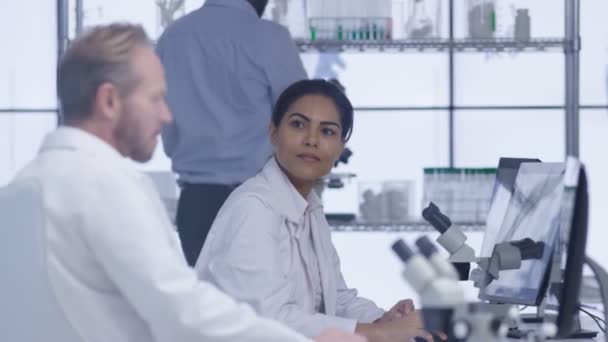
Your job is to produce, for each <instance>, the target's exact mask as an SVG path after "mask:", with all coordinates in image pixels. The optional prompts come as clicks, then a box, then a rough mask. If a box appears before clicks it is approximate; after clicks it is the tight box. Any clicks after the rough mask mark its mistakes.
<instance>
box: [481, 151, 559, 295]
mask: <svg viewBox="0 0 608 342" xmlns="http://www.w3.org/2000/svg"><path fill="white" fill-rule="evenodd" d="M564 171H565V164H564V163H522V164H521V166H520V168H519V171H518V173H517V177H516V178H515V184H514V187H513V193H512V195H511V196H509V197H508V201H507V202H506V203H502V202H501V203H495V202H496V198H495V200H494V201H493V203H492V206H494V205H502V206H505V208H506V209H505V213H504V218H503V219H502V222H500V229H499V230H498V231H497V232H495V233H494V234H495V236H494V237H493V239H495V241H496V242H495V243H501V242H509V241H517V240H521V239H524V238H530V239H532V240H534V241H535V242H539V241H542V242H544V243H545V248H544V251H543V255H542V257H541V258H540V259H533V260H524V261H522V263H521V267H520V268H519V269H517V270H503V271H500V273H499V278H498V279H495V280H493V281H491V282H489V283H488V284H486V285H485V286H484V287H483V288H482V289H481V291H480V297H481V298H482V299H487V300H491V301H496V302H502V303H514V304H526V305H536V304H538V303H539V299H540V298H542V296H544V293H545V286H546V284H545V281H546V275H547V270H548V269H549V265H550V263H551V259H552V254H553V248H554V246H555V243H556V238H557V234H558V232H559V223H560V211H561V210H560V209H561V204H562V202H561V201H562V194H563V189H564V187H563V179H564Z"/></svg>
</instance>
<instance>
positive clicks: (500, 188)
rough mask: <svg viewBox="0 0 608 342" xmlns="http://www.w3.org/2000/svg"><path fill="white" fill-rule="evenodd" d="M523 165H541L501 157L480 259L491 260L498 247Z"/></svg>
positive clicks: (533, 161)
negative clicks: (498, 238)
mask: <svg viewBox="0 0 608 342" xmlns="http://www.w3.org/2000/svg"><path fill="white" fill-rule="evenodd" d="M522 163H540V159H533V158H506V157H501V158H500V160H499V161H498V168H497V169H496V180H495V182H494V188H493V191H492V205H491V206H490V211H489V212H488V216H487V218H486V230H485V234H484V237H483V242H482V245H481V251H480V253H479V256H480V257H485V258H489V257H490V256H491V255H492V251H493V249H494V246H495V245H496V241H497V236H498V232H499V230H500V228H501V226H502V221H503V220H504V218H505V215H506V213H507V208H508V204H509V201H510V200H511V196H512V195H513V189H514V187H515V178H516V177H517V172H519V166H520V165H521V164H522Z"/></svg>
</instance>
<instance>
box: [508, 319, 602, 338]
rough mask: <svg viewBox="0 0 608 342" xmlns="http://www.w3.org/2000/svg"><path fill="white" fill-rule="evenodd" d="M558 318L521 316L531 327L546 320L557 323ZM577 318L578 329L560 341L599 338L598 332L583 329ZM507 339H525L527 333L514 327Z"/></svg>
mask: <svg viewBox="0 0 608 342" xmlns="http://www.w3.org/2000/svg"><path fill="white" fill-rule="evenodd" d="M556 318H557V315H547V314H545V315H544V317H542V316H539V315H538V314H524V315H521V320H522V322H523V323H526V324H531V325H533V324H541V323H543V322H544V321H545V320H547V321H550V322H555V321H556ZM576 318H577V319H576V326H577V327H576V329H575V330H574V331H573V332H572V333H571V334H569V335H568V336H565V337H560V338H559V339H560V340H563V339H590V338H596V337H597V334H598V332H597V331H594V330H586V329H582V328H581V324H580V319H579V315H578V314H577V317H576ZM507 337H509V338H516V339H521V338H525V337H526V331H523V330H520V329H519V328H518V327H514V328H511V329H510V330H509V332H508V333H507Z"/></svg>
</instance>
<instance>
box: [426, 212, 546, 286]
mask: <svg viewBox="0 0 608 342" xmlns="http://www.w3.org/2000/svg"><path fill="white" fill-rule="evenodd" d="M422 217H423V218H424V219H425V220H426V221H427V222H428V223H430V224H431V225H432V226H433V227H434V228H435V229H436V230H437V231H438V232H439V233H440V235H439V237H438V238H437V242H438V243H439V244H440V245H441V246H442V247H443V248H445V250H446V251H447V252H448V253H449V254H450V257H449V260H450V261H451V262H452V263H454V267H455V268H456V269H457V270H458V273H459V276H460V280H468V279H469V277H470V279H471V280H473V281H474V283H475V286H476V287H480V286H483V284H488V283H489V282H491V281H492V280H495V279H498V277H499V273H500V271H504V270H516V269H519V268H520V267H521V263H522V261H524V260H532V259H541V258H542V256H543V253H544V249H545V243H544V242H542V241H539V242H535V241H533V240H532V239H530V238H525V239H522V240H516V241H507V242H502V243H499V244H497V245H496V246H495V247H494V250H493V251H492V254H491V256H490V257H489V258H488V257H484V258H482V257H476V256H475V251H474V250H473V248H471V247H470V246H469V245H467V244H466V240H467V237H466V235H464V233H463V232H462V230H460V229H459V228H458V227H456V226H453V225H452V222H451V221H450V219H449V218H448V217H447V216H446V215H444V214H443V213H442V212H441V210H440V209H439V208H438V207H437V206H436V205H435V204H434V203H433V202H431V203H430V204H429V205H428V207H426V208H424V210H423V211H422ZM472 262H475V263H477V265H478V269H475V270H473V272H471V273H470V275H469V274H467V273H468V270H469V269H470V263H472Z"/></svg>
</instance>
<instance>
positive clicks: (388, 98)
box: [302, 52, 448, 107]
mask: <svg viewBox="0 0 608 342" xmlns="http://www.w3.org/2000/svg"><path fill="white" fill-rule="evenodd" d="M302 61H303V63H304V65H305V67H306V70H307V72H308V75H309V77H317V78H318V77H321V78H332V77H337V78H338V79H339V80H340V82H342V83H343V84H344V86H345V87H346V92H347V93H348V96H349V98H350V99H351V101H352V102H353V105H354V106H355V107H399V106H427V107H431V106H447V103H448V58H447V54H445V53H430V52H429V53H400V54H399V53H371V52H368V53H343V54H329V53H326V54H313V53H306V54H302Z"/></svg>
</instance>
